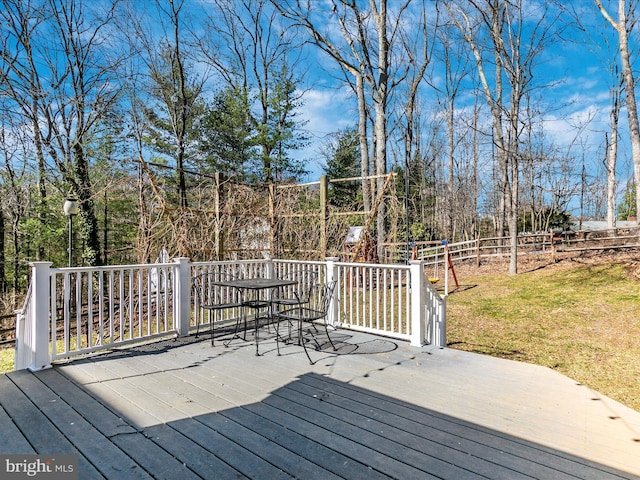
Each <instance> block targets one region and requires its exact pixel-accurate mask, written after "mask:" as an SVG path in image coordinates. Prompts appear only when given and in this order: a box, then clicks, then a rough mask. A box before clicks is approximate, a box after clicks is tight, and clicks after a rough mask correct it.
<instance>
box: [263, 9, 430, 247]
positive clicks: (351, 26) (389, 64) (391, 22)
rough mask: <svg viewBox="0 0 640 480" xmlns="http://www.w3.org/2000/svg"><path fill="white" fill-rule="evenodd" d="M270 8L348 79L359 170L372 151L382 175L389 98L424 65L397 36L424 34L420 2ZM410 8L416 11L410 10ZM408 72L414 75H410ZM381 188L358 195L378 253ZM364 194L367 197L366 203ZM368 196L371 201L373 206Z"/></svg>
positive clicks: (423, 59) (425, 60)
mask: <svg viewBox="0 0 640 480" xmlns="http://www.w3.org/2000/svg"><path fill="white" fill-rule="evenodd" d="M273 3H274V4H275V5H277V7H278V8H279V10H280V12H282V14H283V15H284V16H285V17H286V18H288V19H290V20H291V21H293V22H294V24H296V25H298V26H301V27H303V28H304V29H305V30H306V31H307V32H308V33H309V35H310V37H311V39H312V42H313V43H314V44H315V45H316V46H318V47H319V48H320V49H321V50H322V51H324V52H325V53H326V54H327V55H329V57H330V58H332V59H333V60H334V61H335V62H336V63H337V64H338V65H339V66H340V68H341V69H343V70H344V71H345V72H347V73H348V74H349V75H350V76H351V81H352V84H353V85H354V88H355V91H356V98H357V100H358V111H359V126H360V127H359V131H360V142H361V149H360V150H361V155H362V160H361V165H362V166H363V167H362V168H363V169H364V168H365V167H364V166H365V165H368V164H369V155H370V154H369V153H367V152H372V154H373V158H374V165H375V167H374V173H376V174H378V175H383V174H385V173H386V172H387V168H388V159H387V142H388V140H389V125H390V111H391V108H390V104H391V100H392V96H393V93H394V92H396V90H397V88H398V86H399V85H400V84H402V83H403V82H405V81H407V79H408V78H411V80H409V82H411V81H413V80H418V82H417V83H416V85H419V82H420V79H421V78H422V75H424V70H423V66H424V65H426V64H427V63H428V57H424V56H421V58H420V59H417V58H415V57H414V60H416V61H417V63H416V64H415V67H416V68H415V70H413V66H412V65H411V62H410V60H411V58H410V57H407V55H406V53H407V52H406V50H404V49H403V48H404V47H403V45H406V43H404V44H403V43H402V41H399V40H401V39H402V38H406V37H403V32H404V31H405V30H403V29H405V28H415V27H416V25H417V26H418V28H417V31H418V32H420V31H422V32H423V33H425V31H424V30H421V25H424V22H425V21H426V16H425V15H424V12H425V11H426V3H424V2H423V3H418V4H416V2H411V1H407V0H404V1H402V2H395V3H392V2H388V0H369V1H357V0H331V2H329V4H328V6H327V8H323V6H322V5H319V4H317V3H313V2H310V1H303V0H288V1H275V0H273ZM416 5H418V7H417V8H416V9H415V10H414V9H412V7H415V6H416ZM416 10H417V13H416ZM336 32H339V33H340V35H338V34H337V33H336ZM414 33H415V31H414ZM418 35H419V38H423V40H421V42H420V43H423V42H426V41H427V39H426V38H425V37H422V36H421V34H420V33H418ZM420 48H421V51H422V47H420ZM410 70H413V71H414V74H413V75H411V76H410V75H409V71H410ZM416 74H417V75H416ZM409 91H411V87H410V88H409ZM408 98H409V100H410V99H411V98H412V95H411V94H409V97H408ZM369 108H371V110H372V112H373V141H372V144H373V148H372V149H370V148H369V141H368V139H367V138H366V135H367V127H366V126H367V122H368V116H367V111H368V109H369ZM363 173H364V171H363ZM383 187H384V178H382V177H380V178H378V180H377V183H376V186H375V189H374V190H373V191H372V192H367V191H364V192H363V193H364V197H365V202H366V203H365V208H367V206H369V205H370V206H371V208H372V209H374V210H375V209H376V208H377V221H376V223H377V240H378V251H379V252H378V253H380V251H381V249H382V243H383V242H384V241H385V236H386V225H385V208H386V207H385V203H384V202H383V201H380V200H381V199H382V195H383ZM369 194H370V196H371V198H367V197H368V196H369ZM374 197H375V198H376V199H377V202H374V201H373V199H374ZM367 204H368V205H367Z"/></svg>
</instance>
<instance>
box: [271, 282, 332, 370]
mask: <svg viewBox="0 0 640 480" xmlns="http://www.w3.org/2000/svg"><path fill="white" fill-rule="evenodd" d="M335 287H336V281H331V282H328V283H324V284H316V285H313V286H312V287H311V289H310V290H309V297H308V301H307V302H306V303H301V304H297V305H295V306H293V307H290V308H284V309H282V310H279V311H278V312H276V314H275V315H276V318H277V320H278V324H277V329H278V331H277V332H276V343H277V349H278V355H280V338H281V337H280V334H279V329H280V324H281V323H282V322H283V321H286V322H287V324H288V325H297V336H298V343H299V344H302V347H303V348H304V353H305V354H306V355H307V358H308V359H309V363H311V364H312V365H313V364H314V362H313V360H311V356H310V355H309V352H308V350H307V343H308V342H309V341H313V342H315V344H316V350H321V349H322V345H321V344H320V342H319V341H318V333H319V332H318V330H317V329H316V324H317V323H322V325H323V327H324V333H325V334H326V336H327V340H328V341H329V343H330V344H331V347H332V348H333V350H334V351H337V348H336V346H335V344H334V343H333V340H332V339H331V335H329V328H328V325H327V317H328V316H329V308H330V305H331V300H332V298H333V294H334V290H335ZM305 324H308V325H310V326H311V327H312V328H310V329H308V330H307V331H306V332H305V330H304V325H305ZM305 333H306V334H307V337H305ZM308 336H310V337H311V338H308Z"/></svg>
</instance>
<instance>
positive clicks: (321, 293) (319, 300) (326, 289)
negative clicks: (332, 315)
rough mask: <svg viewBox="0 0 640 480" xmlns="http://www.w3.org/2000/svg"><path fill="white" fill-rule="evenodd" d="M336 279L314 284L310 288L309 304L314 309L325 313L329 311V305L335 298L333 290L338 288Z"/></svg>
mask: <svg viewBox="0 0 640 480" xmlns="http://www.w3.org/2000/svg"><path fill="white" fill-rule="evenodd" d="M336 283H337V281H336V280H333V281H331V282H327V283H319V284H316V285H314V286H313V287H312V288H311V290H310V295H309V306H310V308H312V309H313V310H316V311H318V312H322V313H324V315H326V314H327V312H329V305H330V304H331V299H332V298H333V292H334V290H335V288H336Z"/></svg>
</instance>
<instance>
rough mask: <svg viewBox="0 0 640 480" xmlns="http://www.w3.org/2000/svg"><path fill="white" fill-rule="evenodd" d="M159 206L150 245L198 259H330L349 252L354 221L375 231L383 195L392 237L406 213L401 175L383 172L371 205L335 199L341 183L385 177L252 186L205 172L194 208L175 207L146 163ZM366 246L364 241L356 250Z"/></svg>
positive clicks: (357, 186)
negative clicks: (398, 191) (336, 187)
mask: <svg viewBox="0 0 640 480" xmlns="http://www.w3.org/2000/svg"><path fill="white" fill-rule="evenodd" d="M147 175H148V177H149V179H150V183H151V185H152V192H153V194H154V196H155V197H156V198H157V199H156V200H155V201H154V203H155V205H156V208H155V209H154V210H153V211H152V212H150V215H151V216H152V217H153V218H150V219H149V222H148V223H149V224H150V225H152V228H151V229H150V230H151V235H149V242H151V245H150V246H149V247H147V248H148V249H149V250H150V251H152V252H157V251H160V250H161V249H162V248H165V249H166V250H167V251H168V252H169V254H170V255H171V256H186V257H189V258H191V259H194V260H224V259H230V258H257V257H260V256H264V255H267V254H268V255H271V256H274V257H275V256H277V257H279V258H296V259H318V260H320V259H324V258H325V257H327V256H344V249H343V245H344V241H345V239H346V235H347V233H348V231H349V227H350V226H353V225H364V226H365V229H366V230H367V231H369V230H370V229H371V227H372V225H373V224H374V223H375V222H374V221H373V220H374V219H375V215H376V212H377V209H378V206H379V205H380V204H381V203H382V202H385V204H386V206H387V220H388V223H389V230H388V239H389V241H395V236H396V235H395V232H396V231H397V230H398V228H397V221H398V219H401V218H403V212H402V208H403V207H402V202H401V201H399V199H398V198H397V197H396V193H395V192H396V191H395V185H394V184H395V174H393V173H391V174H388V175H385V177H386V181H385V188H384V191H383V192H382V194H380V195H378V196H377V198H376V199H374V206H372V208H371V211H366V210H364V208H363V205H362V201H361V199H360V195H356V196H354V199H353V201H352V202H350V203H348V204H346V205H345V204H344V202H343V204H342V205H341V206H336V205H335V204H334V203H332V202H331V201H330V196H331V195H330V191H331V188H332V186H333V185H334V184H335V185H337V184H340V183H342V184H345V183H351V184H353V185H354V188H355V189H356V190H359V189H360V188H361V183H362V182H363V181H369V182H374V181H375V180H376V179H378V178H379V177H380V176H378V175H375V176H370V177H365V178H362V177H356V178H346V179H332V180H328V179H327V177H326V176H322V177H321V178H320V180H319V181H317V182H309V183H303V184H294V183H286V184H270V185H258V186H256V185H247V184H241V183H235V182H233V180H232V179H223V177H222V176H221V175H219V174H215V175H211V176H205V177H206V178H205V180H203V181H201V182H199V183H198V184H197V185H196V187H193V188H192V189H191V191H190V192H189V202H190V205H189V208H182V209H179V208H175V207H171V206H169V201H168V200H167V198H166V193H165V192H166V191H167V189H166V188H164V187H163V185H161V182H160V180H158V179H156V178H155V177H154V176H153V174H152V173H151V172H150V171H149V170H147ZM360 249H361V246H358V250H360Z"/></svg>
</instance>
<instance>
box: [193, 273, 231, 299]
mask: <svg viewBox="0 0 640 480" xmlns="http://www.w3.org/2000/svg"><path fill="white" fill-rule="evenodd" d="M234 278H235V276H234V275H233V272H220V271H206V272H202V273H198V274H196V275H194V276H193V279H192V283H191V292H192V295H193V297H194V301H195V305H196V306H204V305H220V304H225V303H237V302H238V290H237V289H235V288H230V287H222V286H219V285H215V283H216V282H219V281H223V280H233V279H234Z"/></svg>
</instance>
